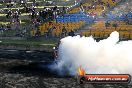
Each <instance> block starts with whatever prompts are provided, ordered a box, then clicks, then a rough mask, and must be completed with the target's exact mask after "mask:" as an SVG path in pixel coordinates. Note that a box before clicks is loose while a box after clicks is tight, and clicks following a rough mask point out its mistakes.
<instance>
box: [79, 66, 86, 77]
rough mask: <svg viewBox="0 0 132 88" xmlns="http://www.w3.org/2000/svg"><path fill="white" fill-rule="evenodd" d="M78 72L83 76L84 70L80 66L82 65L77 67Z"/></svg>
mask: <svg viewBox="0 0 132 88" xmlns="http://www.w3.org/2000/svg"><path fill="white" fill-rule="evenodd" d="M78 74H79V75H80V76H84V75H85V74H86V73H85V70H84V69H83V68H82V66H80V67H79V68H78Z"/></svg>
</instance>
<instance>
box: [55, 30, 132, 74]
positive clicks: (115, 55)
mask: <svg viewBox="0 0 132 88" xmlns="http://www.w3.org/2000/svg"><path fill="white" fill-rule="evenodd" d="M131 50H132V41H122V42H119V33H118V32H116V31H115V32H112V33H111V35H110V37H108V38H107V39H104V40H100V41H99V42H96V40H94V38H93V37H92V36H90V37H80V36H75V37H70V36H69V37H66V38H63V39H61V44H60V46H59V59H60V62H59V63H58V65H57V66H55V67H56V68H58V69H60V71H62V70H63V71H64V70H65V69H66V68H67V69H68V70H69V72H70V74H73V75H74V74H76V72H77V69H78V67H79V66H82V67H83V68H84V69H85V70H86V72H87V73H88V74H120V73H121V74H132V70H131V69H132V52H131ZM63 71H62V73H63ZM63 74H65V73H63Z"/></svg>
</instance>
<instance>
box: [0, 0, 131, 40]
mask: <svg viewBox="0 0 132 88" xmlns="http://www.w3.org/2000/svg"><path fill="white" fill-rule="evenodd" d="M20 1H22V2H20ZM20 1H18V0H12V1H10V0H5V1H4V2H3V1H0V8H1V10H0V36H1V37H25V38H28V37H44V38H62V37H66V36H68V35H69V33H70V32H71V31H72V32H75V33H76V32H79V34H80V35H82V36H90V35H93V36H94V37H95V38H106V37H108V36H109V34H110V33H111V32H112V31H115V30H116V31H119V33H120V38H127V39H131V38H132V33H131V30H132V25H131V22H132V20H131V18H132V13H131V3H132V2H131V0H127V1H125V0H75V1H71V0H68V1H67V0H59V1H56V0H51V1H48V0H44V1H43V0H20ZM127 5H129V6H130V7H128V6H127ZM122 9H123V11H122ZM84 28H85V30H84Z"/></svg>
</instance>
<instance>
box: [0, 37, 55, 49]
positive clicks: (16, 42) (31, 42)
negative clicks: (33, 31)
mask: <svg viewBox="0 0 132 88" xmlns="http://www.w3.org/2000/svg"><path fill="white" fill-rule="evenodd" d="M0 41H1V42H0V45H5V46H19V47H23V46H24V47H28V46H29V47H30V46H33V47H40V46H42V47H43V48H48V49H52V48H53V47H54V46H56V44H57V41H56V40H48V39H44V40H37V39H32V40H11V39H1V40H0Z"/></svg>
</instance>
